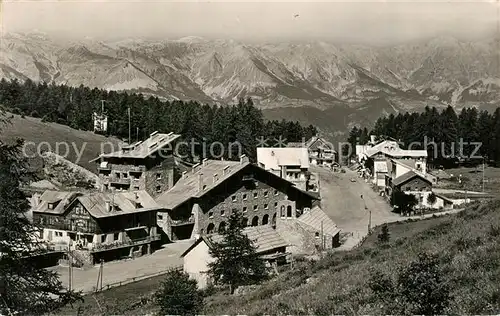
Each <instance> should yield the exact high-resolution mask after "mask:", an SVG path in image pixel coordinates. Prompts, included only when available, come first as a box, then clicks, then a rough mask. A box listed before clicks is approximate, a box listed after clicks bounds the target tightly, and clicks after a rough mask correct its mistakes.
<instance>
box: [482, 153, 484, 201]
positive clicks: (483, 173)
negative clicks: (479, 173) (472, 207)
mask: <svg viewBox="0 0 500 316" xmlns="http://www.w3.org/2000/svg"><path fill="white" fill-rule="evenodd" d="M482 186H483V193H484V156H483V183H482Z"/></svg>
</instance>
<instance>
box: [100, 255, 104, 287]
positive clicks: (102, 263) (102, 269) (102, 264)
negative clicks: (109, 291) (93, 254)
mask: <svg viewBox="0 0 500 316" xmlns="http://www.w3.org/2000/svg"><path fill="white" fill-rule="evenodd" d="M100 269H101V286H100V289H101V291H102V275H103V272H104V259H101V267H100Z"/></svg>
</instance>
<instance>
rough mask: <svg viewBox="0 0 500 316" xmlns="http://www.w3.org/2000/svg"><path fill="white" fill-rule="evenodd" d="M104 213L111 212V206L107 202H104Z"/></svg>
mask: <svg viewBox="0 0 500 316" xmlns="http://www.w3.org/2000/svg"><path fill="white" fill-rule="evenodd" d="M106 212H111V204H110V202H109V201H106Z"/></svg>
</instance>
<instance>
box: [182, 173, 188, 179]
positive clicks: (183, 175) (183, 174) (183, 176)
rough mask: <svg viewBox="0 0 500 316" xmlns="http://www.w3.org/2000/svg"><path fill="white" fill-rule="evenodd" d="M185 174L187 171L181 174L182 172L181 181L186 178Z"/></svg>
mask: <svg viewBox="0 0 500 316" xmlns="http://www.w3.org/2000/svg"><path fill="white" fill-rule="evenodd" d="M186 174H187V171H183V172H182V178H183V179H185V178H186V177H187V175H186Z"/></svg>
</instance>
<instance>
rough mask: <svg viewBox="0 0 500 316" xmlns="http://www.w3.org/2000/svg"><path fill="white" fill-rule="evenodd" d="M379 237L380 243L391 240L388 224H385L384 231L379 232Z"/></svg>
mask: <svg viewBox="0 0 500 316" xmlns="http://www.w3.org/2000/svg"><path fill="white" fill-rule="evenodd" d="M377 238H378V241H379V242H380V243H385V242H388V241H389V239H390V238H391V235H390V233H389V227H388V226H387V224H384V226H382V231H381V232H380V233H379V234H378V236H377Z"/></svg>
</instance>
